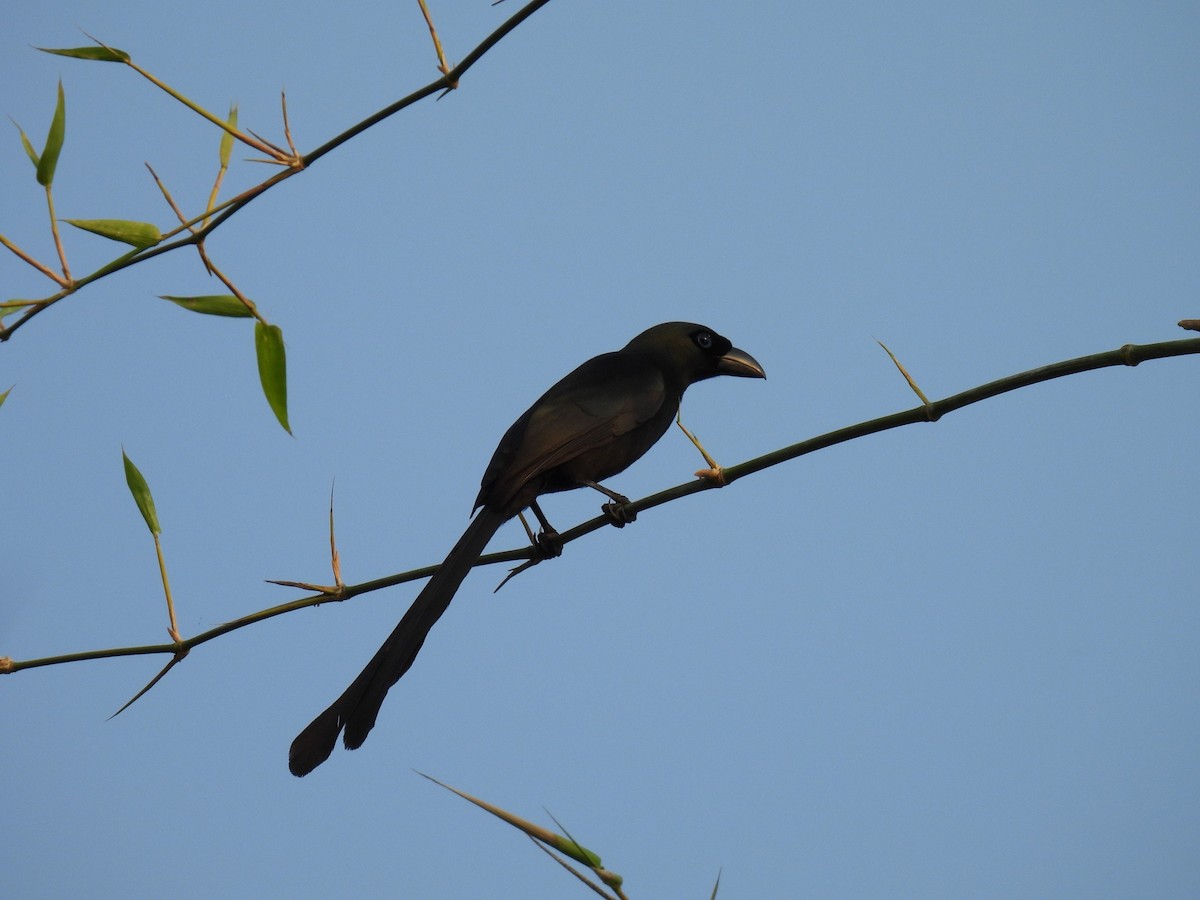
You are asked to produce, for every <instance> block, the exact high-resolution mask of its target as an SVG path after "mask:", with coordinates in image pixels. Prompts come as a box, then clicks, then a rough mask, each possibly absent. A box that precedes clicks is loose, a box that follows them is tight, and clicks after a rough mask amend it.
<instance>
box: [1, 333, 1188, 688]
mask: <svg viewBox="0 0 1200 900" xmlns="http://www.w3.org/2000/svg"><path fill="white" fill-rule="evenodd" d="M1194 354H1200V338H1190V339H1187V340H1181V341H1164V342H1162V343H1157V344H1126V345H1125V346H1123V347H1118V348H1117V349H1116V350H1108V351H1105V352H1102V353H1095V354H1091V355H1089V356H1080V357H1076V358H1075V359H1068V360H1064V361H1062V362H1057V363H1052V364H1050V365H1048V366H1042V367H1040V368H1037V369H1030V370H1028V371H1025V372H1018V373H1016V374H1015V375H1009V376H1007V377H1005V378H1000V379H997V380H996V381H991V382H988V383H987V384H982V385H979V386H978V387H974V388H971V389H969V390H966V391H962V392H961V393H958V394H953V395H952V396H950V397H947V398H945V399H944V400H935V401H932V402H930V403H929V404H928V405H922V406H918V407H915V408H913V409H908V410H904V411H902V412H898V413H893V414H892V415H888V416H881V417H880V418H877V419H871V420H870V421H867V422H860V423H858V424H857V425H850V426H848V427H846V428H841V429H838V430H837V431H831V432H828V433H827V434H823V435H819V436H817V437H814V438H809V439H808V440H805V441H801V442H799V443H796V444H792V445H790V446H788V447H782V448H780V449H779V450H774V451H772V452H771V453H766V454H763V455H762V456H758V457H755V458H754V459H750V460H747V461H746V462H743V463H739V464H738V465H735V466H730V467H728V468H726V469H724V470H723V471H724V476H725V483H726V484H732V483H733V482H735V481H737V480H738V479H739V478H744V477H745V476H747V475H753V474H754V473H756V472H761V471H763V470H764V469H769V468H771V467H773V466H777V465H779V464H780V463H784V462H788V461H790V460H793V459H796V458H798V457H800V456H804V455H806V454H808V453H814V452H816V451H817V450H824V449H825V448H827V447H832V446H834V445H836V444H841V443H844V442H846V441H851V440H854V439H856V438H861V437H866V436H867V435H870V434H878V433H879V432H882V431H888V430H889V429H892V428H899V427H901V426H903V425H914V424H918V423H922V422H926V423H927V422H936V421H938V419H940V418H941V417H942V416H944V415H946V414H947V413H951V412H954V411H955V410H958V409H962V408H963V407H965V406H970V405H971V404H974V403H979V402H982V401H984V400H989V399H991V398H992V397H997V396H999V395H1000V394H1005V393H1008V392H1010V391H1015V390H1019V389H1021V388H1025V387H1029V386H1030V385H1034V384H1039V383H1041V382H1043V381H1051V380H1053V379H1056V378H1064V377H1066V376H1068V375H1077V374H1080V373H1082V372H1090V371H1092V370H1094V369H1103V368H1108V367H1111V366H1136V365H1138V364H1140V363H1143V362H1146V361H1148V360H1153V359H1168V358H1171V357H1175V356H1187V355H1194ZM718 487H720V485H718V484H715V483H714V482H712V481H710V480H707V479H696V480H695V481H688V482H685V483H683V484H678V485H675V486H674V487H672V488H668V489H666V490H663V491H659V492H658V493H657V494H651V495H650V496H648V497H643V498H642V499H640V500H634V501H631V502H630V503H629V504H628V507H629V509H630V511H632V512H642V511H644V510H648V509H653V508H654V507H656V506H662V505H663V504H665V503H670V502H672V501H674V500H678V499H680V498H681V497H686V496H689V495H691V494H696V493H699V492H701V491H708V490H713V489H715V488H718ZM609 524H610V520H609V518H608V516H605V515H600V516H596V517H595V518H593V519H589V520H587V521H586V522H581V523H580V524H579V525H576V526H575V527H574V528H571V529H569V530H567V531H564V532H562V533H561V534H560V535H559V537H560V539H561V541H562V543H563V544H568V543H570V542H571V541H574V540H578V539H579V538H581V537H583V536H584V535H587V534H591V533H592V532H593V531H599V530H600V529H602V528H605V527H607V526H608V525H609ZM535 553H536V550H535V549H534V548H532V547H529V546H523V547H520V548H517V549H514V550H505V551H502V552H499V553H488V554H486V555H484V556H481V557H479V559H478V560H476V561H475V565H476V566H486V565H493V564H495V563H507V562H514V561H516V560H525V559H531V558H533V556H534V554H535ZM437 569H438V566H436V565H434V566H424V567H422V568H419V569H412V570H410V571H408V572H401V573H399V574H396V575H388V576H386V577H384V578H377V579H375V580H373V581H364V582H362V583H361V584H351V585H343V586H341V589H340V590H339V591H338V592H337V593H336V594H334V593H328V592H326V593H318V594H314V595H311V596H308V597H302V598H300V599H298V600H293V601H291V602H290V603H283V604H280V605H279V606H273V607H271V608H269V609H264V610H260V611H258V612H254V613H250V614H249V615H246V616H243V617H241V618H240V619H235V620H233V621H232V622H225V623H224V624H222V625H218V626H217V627H215V628H211V629H209V630H208V631H205V632H202V633H201V634H198V635H196V636H194V637H191V638H186V639H184V640H183V641H181V642H179V643H170V644H152V645H146V646H139V647H117V648H111V649H106V650H89V651H84V652H81V653H68V654H62V655H59V656H48V657H43V658H41V659H31V660H20V661H18V660H12V659H8V658H0V674H6V673H10V672H17V671H20V670H21V669H33V668H38V667H40V666H51V665H59V664H62V663H68V662H80V661H82V660H85V659H107V658H110V657H114V656H139V655H145V654H151V653H169V654H178V653H180V652H181V651H182V652H185V653H186V652H187V651H188V650H190V649H192V648H193V647H197V646H199V645H200V644H204V643H207V642H208V641H211V640H214V639H215V638H218V637H221V636H222V635H224V634H228V633H229V632H231V631H236V630H238V629H239V628H245V627H246V626H248V625H254V624H256V623H258V622H263V621H266V620H267V619H272V618H274V617H275V616H280V615H283V614H285V613H290V612H294V611H295V610H298V609H306V608H308V607H310V606H318V605H320V604H322V603H331V602H341V601H342V600H349V599H350V598H351V597H357V596H359V595H360V594H368V593H371V592H373V591H378V590H382V589H383V588H388V587H394V586H395V585H398V584H404V583H405V582H409V581H416V580H418V579H421V578H427V577H429V576H430V575H432V574H433V573H434V572H436V571H437Z"/></svg>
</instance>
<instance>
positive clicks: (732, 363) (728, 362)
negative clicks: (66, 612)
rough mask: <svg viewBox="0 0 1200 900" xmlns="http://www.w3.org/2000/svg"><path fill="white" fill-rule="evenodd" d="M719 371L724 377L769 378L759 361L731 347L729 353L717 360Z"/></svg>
mask: <svg viewBox="0 0 1200 900" xmlns="http://www.w3.org/2000/svg"><path fill="white" fill-rule="evenodd" d="M717 371H718V372H720V373H721V374H722V375H737V376H738V377H739V378H766V377H767V373H766V372H764V371H763V367H762V366H760V365H759V364H758V360H757V359H755V358H754V357H753V356H751V355H750V354H749V353H747V352H746V351H745V350H739V349H738V348H737V347H731V348H730V349H729V352H728V353H726V354H725V355H724V356H722V357H721V358H720V359H718V360H717Z"/></svg>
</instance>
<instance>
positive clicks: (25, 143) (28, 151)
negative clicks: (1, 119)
mask: <svg viewBox="0 0 1200 900" xmlns="http://www.w3.org/2000/svg"><path fill="white" fill-rule="evenodd" d="M9 121H10V122H12V123H13V125H16V128H17V131H18V132H19V133H20V135H21V146H22V147H24V148H25V155H26V156H28V157H29V161H30V162H31V163H33V167H34V168H35V169H36V168H37V167H38V152H37V151H36V150H34V149H33V144H32V143H31V142H30V140H29V135H27V134H26V133H25V129H24V128H22V127H21V126H20V125H17V120H16V119H14V118H13V117H12V116H9Z"/></svg>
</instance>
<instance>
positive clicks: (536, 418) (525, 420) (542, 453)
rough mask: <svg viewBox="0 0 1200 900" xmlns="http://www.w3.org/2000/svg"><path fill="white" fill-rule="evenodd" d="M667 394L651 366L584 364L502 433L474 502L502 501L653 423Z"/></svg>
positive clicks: (602, 360) (605, 361)
mask: <svg viewBox="0 0 1200 900" xmlns="http://www.w3.org/2000/svg"><path fill="white" fill-rule="evenodd" d="M667 394H668V392H667V387H666V383H665V381H664V379H663V376H662V373H661V372H660V371H659V370H658V369H657V368H656V367H655V366H652V365H649V364H646V363H644V362H642V361H641V360H637V359H630V358H629V357H628V356H625V355H622V354H620V353H606V354H604V355H603V356H598V357H596V358H594V359H591V360H588V361H587V362H586V363H584V364H583V365H582V366H580V367H579V368H577V369H576V370H575V371H573V372H571V373H570V374H569V375H567V376H566V377H565V378H563V379H562V380H561V381H560V382H558V384H556V385H554V387H552V388H551V389H550V390H548V391H547V392H546V393H545V394H544V395H542V397H541V398H540V399H539V400H538V401H537V402H536V403H535V404H534V405H533V406H532V407H530V408H529V410H528V411H527V412H526V413H525V415H523V416H522V417H521V418H520V419H518V420H517V421H516V423H514V425H513V427H512V428H510V429H509V431H508V433H507V434H505V436H504V438H503V440H501V441H500V446H499V447H497V448H496V454H495V456H493V458H492V461H491V464H490V465H489V466H488V469H487V472H486V473H485V474H484V478H483V490H482V491H481V492H480V502H481V503H482V502H489V501H492V500H497V501H499V502H506V500H507V498H509V497H511V496H513V495H514V494H516V493H517V492H518V491H519V490H520V488H521V487H522V486H523V485H525V484H527V483H529V482H530V481H531V480H533V479H535V478H537V477H538V476H539V475H541V474H543V473H545V472H548V471H550V470H551V469H554V468H555V467H557V466H561V465H563V464H564V463H566V462H569V461H570V460H572V459H574V458H575V457H577V456H579V455H580V454H582V453H586V452H588V451H590V450H595V449H596V448H598V447H602V446H604V445H605V444H608V443H611V442H612V441H614V440H616V439H617V438H619V437H620V436H621V435H624V434H627V433H628V432H630V431H632V430H633V429H635V428H637V427H638V426H639V425H642V424H644V423H645V422H647V421H649V420H650V419H651V418H653V417H654V416H655V414H657V413H658V412H659V411H660V410H661V409H662V407H663V404H664V403H666V402H667V401H668V396H667ZM495 495H502V496H495Z"/></svg>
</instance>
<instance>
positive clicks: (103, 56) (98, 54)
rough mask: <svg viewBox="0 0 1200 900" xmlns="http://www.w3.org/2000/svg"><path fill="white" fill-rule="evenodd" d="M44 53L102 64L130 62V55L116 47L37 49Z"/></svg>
mask: <svg viewBox="0 0 1200 900" xmlns="http://www.w3.org/2000/svg"><path fill="white" fill-rule="evenodd" d="M34 49H35V50H41V51H42V52H43V53H53V54H54V55H55V56H69V57H71V58H72V59H94V60H99V61H100V62H120V63H126V62H129V54H128V53H126V52H125V51H124V50H118V49H116V48H115V47H35V48H34Z"/></svg>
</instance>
